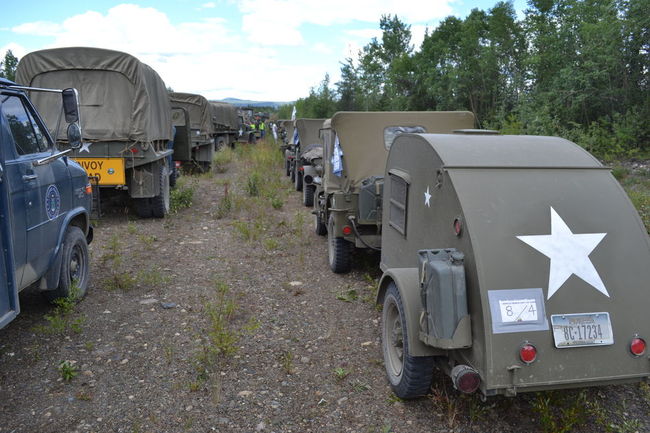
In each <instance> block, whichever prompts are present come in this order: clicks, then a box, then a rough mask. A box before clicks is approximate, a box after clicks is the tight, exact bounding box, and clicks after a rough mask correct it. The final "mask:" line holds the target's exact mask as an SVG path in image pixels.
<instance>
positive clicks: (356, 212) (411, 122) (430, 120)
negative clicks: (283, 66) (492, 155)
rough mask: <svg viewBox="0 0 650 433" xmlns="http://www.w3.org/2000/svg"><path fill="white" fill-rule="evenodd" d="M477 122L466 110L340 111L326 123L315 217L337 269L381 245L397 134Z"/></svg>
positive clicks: (445, 129)
mask: <svg viewBox="0 0 650 433" xmlns="http://www.w3.org/2000/svg"><path fill="white" fill-rule="evenodd" d="M473 127H474V115H473V114H472V113H470V112H467V111H409V112H406V111H402V112H339V113H336V114H334V116H332V118H331V119H330V120H328V121H326V122H325V124H324V125H323V131H322V139H323V145H324V148H323V159H322V163H323V168H322V173H323V174H322V180H321V181H320V184H317V188H316V191H315V198H314V218H315V229H316V233H318V234H319V235H325V234H327V237H328V240H327V244H328V259H329V265H330V268H331V269H332V271H334V272H336V273H344V272H348V271H350V269H351V267H352V257H351V255H352V248H353V247H356V248H365V249H379V248H380V246H381V233H382V188H383V184H384V169H385V167H386V159H387V157H388V151H389V149H390V148H391V144H392V142H393V140H395V137H397V136H399V135H400V134H403V133H408V132H442V133H447V132H448V133H450V132H452V131H454V130H457V129H470V128H473Z"/></svg>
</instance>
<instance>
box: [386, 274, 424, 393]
mask: <svg viewBox="0 0 650 433" xmlns="http://www.w3.org/2000/svg"><path fill="white" fill-rule="evenodd" d="M381 325H382V332H381V337H382V338H381V347H382V352H383V353H384V364H385V366H386V374H387V376H388V381H389V382H390V387H391V388H392V389H393V392H394V393H395V395H396V396H398V397H399V398H404V399H411V398H416V397H421V396H423V395H426V394H427V393H428V392H429V390H430V389H431V382H432V380H433V365H434V358H433V356H411V355H410V354H409V346H408V333H409V330H408V327H407V324H406V316H405V315H404V306H403V304H402V298H401V297H400V294H399V290H397V286H396V285H395V283H390V285H389V286H388V290H387V292H386V295H385V297H384V309H383V312H382V322H381Z"/></svg>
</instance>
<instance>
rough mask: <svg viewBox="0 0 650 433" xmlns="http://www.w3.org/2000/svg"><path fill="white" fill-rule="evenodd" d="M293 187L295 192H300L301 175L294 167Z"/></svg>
mask: <svg viewBox="0 0 650 433" xmlns="http://www.w3.org/2000/svg"><path fill="white" fill-rule="evenodd" d="M294 186H295V187H296V191H302V173H301V172H300V171H299V170H298V167H296V175H295V177H294Z"/></svg>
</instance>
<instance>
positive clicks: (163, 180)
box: [151, 165, 169, 218]
mask: <svg viewBox="0 0 650 433" xmlns="http://www.w3.org/2000/svg"><path fill="white" fill-rule="evenodd" d="M159 170H160V194H158V195H157V196H155V197H152V198H151V215H152V216H153V217H154V218H164V217H165V215H167V214H168V213H169V173H168V169H167V167H165V166H164V165H161V166H160V168H159Z"/></svg>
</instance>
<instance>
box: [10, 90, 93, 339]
mask: <svg viewBox="0 0 650 433" xmlns="http://www.w3.org/2000/svg"><path fill="white" fill-rule="evenodd" d="M25 91H31V92H32V94H34V92H37V91H38V92H48V93H51V94H52V95H55V96H57V99H58V101H59V111H60V112H61V118H62V119H65V122H66V123H68V126H67V128H61V125H50V126H53V127H55V128H56V129H64V130H65V131H66V134H67V136H68V141H69V143H70V145H71V147H72V148H73V149H74V148H78V147H80V146H81V130H80V129H79V124H78V120H79V110H78V102H77V92H76V90H75V89H71V88H68V89H64V90H57V89H42V88H41V89H34V88H28V87H23V86H17V85H16V84H15V83H13V82H11V81H9V80H6V79H4V78H0V244H1V246H2V248H1V249H0V253H1V255H2V259H1V260H0V285H1V286H2V287H1V288H0V328H2V327H4V326H5V325H7V323H9V322H10V321H11V320H12V319H13V318H14V317H16V315H17V314H18V313H19V312H20V304H19V299H18V292H20V291H21V290H22V289H24V288H26V287H28V286H31V285H38V288H39V289H40V290H41V291H42V293H43V294H44V295H45V297H46V298H48V299H50V300H54V299H57V298H60V297H68V296H71V295H74V296H76V297H82V296H84V295H85V294H86V291H87V290H88V280H89V272H90V256H89V254H88V243H90V242H91V240H92V233H93V231H92V226H91V225H90V210H91V204H92V187H91V186H90V184H89V183H88V176H87V174H86V171H85V170H84V169H83V168H82V167H81V166H80V165H79V164H78V163H76V162H75V161H73V160H72V159H70V158H68V156H67V155H68V154H69V153H70V150H69V149H68V150H64V151H59V149H58V148H57V147H56V143H55V142H54V140H53V139H52V137H51V136H50V134H49V132H48V129H47V126H46V125H45V123H44V122H43V119H42V118H41V116H40V115H39V113H38V111H37V110H36V109H35V108H34V106H33V105H32V103H31V102H30V100H29V98H28V97H27V94H26V93H25Z"/></svg>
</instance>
